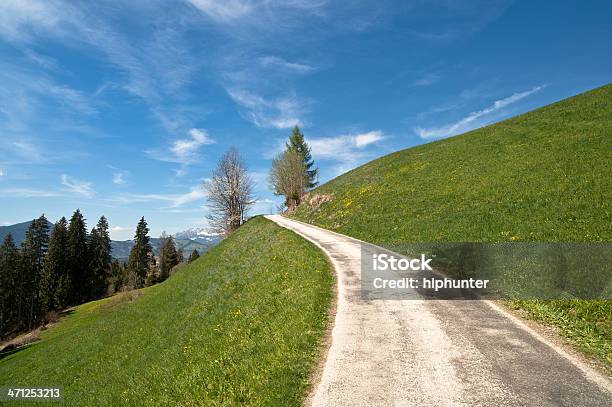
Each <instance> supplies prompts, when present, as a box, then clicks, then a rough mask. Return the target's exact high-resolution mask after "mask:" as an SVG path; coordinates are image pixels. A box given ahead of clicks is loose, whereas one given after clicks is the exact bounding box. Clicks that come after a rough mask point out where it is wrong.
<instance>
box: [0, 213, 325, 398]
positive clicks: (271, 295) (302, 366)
mask: <svg viewBox="0 0 612 407" xmlns="http://www.w3.org/2000/svg"><path fill="white" fill-rule="evenodd" d="M332 296H333V274H332V272H331V266H330V264H329V263H328V261H327V259H326V257H325V256H324V254H323V253H322V252H321V251H320V250H319V249H317V248H316V247H315V246H314V245H312V244H310V243H309V242H307V241H305V240H304V239H302V238H301V237H298V236H297V235H295V234H293V233H292V232H289V231H287V230H284V229H282V228H280V227H278V226H276V225H275V224H273V223H272V222H270V221H268V220H266V219H264V218H262V217H258V218H254V219H252V220H250V221H248V222H247V223H246V224H245V225H244V226H243V227H242V228H240V229H239V230H238V231H237V232H235V233H234V234H232V235H231V236H230V237H229V238H228V239H226V240H224V241H223V242H221V243H220V244H219V246H217V247H215V248H213V249H211V250H210V251H209V252H208V253H206V255H204V256H202V257H201V258H200V259H198V260H197V261H195V262H194V263H192V264H190V265H188V266H186V267H184V268H182V269H181V270H180V271H179V272H177V273H176V274H174V275H173V276H172V277H171V278H169V279H168V280H167V281H165V282H164V283H161V284H159V285H155V286H152V287H149V288H146V289H143V290H140V291H133V292H126V293H122V294H119V295H116V296H114V297H111V298H107V299H104V300H100V301H95V302H91V303H87V304H83V305H81V306H79V307H77V308H76V309H75V310H74V312H72V313H71V314H70V315H68V316H66V317H65V318H62V319H61V320H60V321H59V322H58V323H57V324H55V325H54V326H52V327H50V328H49V329H47V330H45V331H43V332H42V339H41V340H40V341H39V342H36V343H34V344H32V345H30V346H29V347H27V348H24V349H20V350H18V351H16V352H13V353H6V354H3V355H1V359H0V377H1V378H2V385H7V386H14V387H45V386H46V387H49V386H64V389H65V404H66V405H107V406H112V405H133V406H141V405H164V406H165V405H182V406H196V405H205V406H230V405H236V406H237V405H241V406H244V405H247V406H260V405H286V406H298V405H301V403H302V401H303V397H304V395H305V391H306V389H307V388H308V385H309V377H310V373H311V370H312V368H313V365H314V364H315V363H316V361H317V358H318V356H319V353H320V343H321V340H322V337H323V335H324V332H325V331H326V328H327V324H328V310H329V306H330V303H331V300H332ZM24 405H29V404H28V403H27V402H26V403H24Z"/></svg>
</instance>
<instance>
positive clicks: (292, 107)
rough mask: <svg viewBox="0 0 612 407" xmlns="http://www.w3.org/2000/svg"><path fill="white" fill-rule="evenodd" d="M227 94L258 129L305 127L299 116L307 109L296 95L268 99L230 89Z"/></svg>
mask: <svg viewBox="0 0 612 407" xmlns="http://www.w3.org/2000/svg"><path fill="white" fill-rule="evenodd" d="M227 93H228V94H229V96H230V97H231V98H232V99H233V100H234V101H235V102H236V103H238V104H239V105H240V106H242V107H243V108H244V109H245V116H246V117H247V118H248V119H249V120H251V122H253V124H255V125H256V126H258V127H264V128H277V129H288V128H291V127H293V126H302V125H303V122H302V121H301V120H300V118H299V116H300V115H301V114H303V113H304V112H305V110H306V108H305V107H304V106H303V105H302V104H301V103H300V101H299V100H298V98H297V96H295V95H290V96H285V97H280V98H276V99H266V98H263V97H262V96H259V95H256V94H253V93H250V92H247V91H245V90H241V89H228V90H227Z"/></svg>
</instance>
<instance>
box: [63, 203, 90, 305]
mask: <svg viewBox="0 0 612 407" xmlns="http://www.w3.org/2000/svg"><path fill="white" fill-rule="evenodd" d="M86 227H87V226H86V224H85V219H84V218H83V215H82V214H81V211H80V210H79V209H77V210H76V211H74V214H73V215H72V217H71V218H70V224H69V225H68V250H67V257H68V259H67V260H68V270H69V276H70V284H71V285H70V290H69V292H70V297H69V298H70V303H72V304H80V303H81V302H83V301H85V300H86V299H87V297H88V295H89V292H88V291H89V288H90V287H89V286H88V278H87V274H88V266H89V259H88V250H87V229H86Z"/></svg>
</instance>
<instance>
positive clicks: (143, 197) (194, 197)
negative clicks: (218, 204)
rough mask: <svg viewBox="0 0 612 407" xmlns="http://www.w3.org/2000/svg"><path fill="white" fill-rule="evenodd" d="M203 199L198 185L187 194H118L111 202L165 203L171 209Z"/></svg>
mask: <svg viewBox="0 0 612 407" xmlns="http://www.w3.org/2000/svg"><path fill="white" fill-rule="evenodd" d="M205 198H206V191H205V190H204V187H203V186H201V185H199V186H195V187H192V188H191V189H190V191H189V192H186V193H183V194H119V195H117V196H115V197H114V198H112V200H113V201H116V202H120V203H124V204H132V203H143V202H167V203H168V208H170V209H173V208H178V207H180V206H183V205H185V204H188V203H192V202H196V201H200V200H203V199H205Z"/></svg>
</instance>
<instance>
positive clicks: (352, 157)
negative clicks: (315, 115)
mask: <svg viewBox="0 0 612 407" xmlns="http://www.w3.org/2000/svg"><path fill="white" fill-rule="evenodd" d="M384 139H385V135H384V133H383V132H382V131H381V130H373V131H369V132H367V133H360V134H347V135H341V136H337V137H321V138H311V139H308V140H307V142H308V144H309V145H310V147H311V148H312V155H313V157H314V158H315V160H325V161H330V162H332V163H335V164H334V166H333V167H332V171H333V174H331V175H333V176H335V175H338V174H341V173H343V172H346V171H348V170H350V169H352V168H355V167H356V166H357V165H359V164H361V163H363V162H364V161H366V160H367V159H371V158H373V157H375V156H378V155H380V153H377V151H372V150H371V149H368V147H371V146H373V145H375V144H376V143H377V142H379V141H381V140H384ZM321 175H322V178H326V176H325V175H330V174H321Z"/></svg>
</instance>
